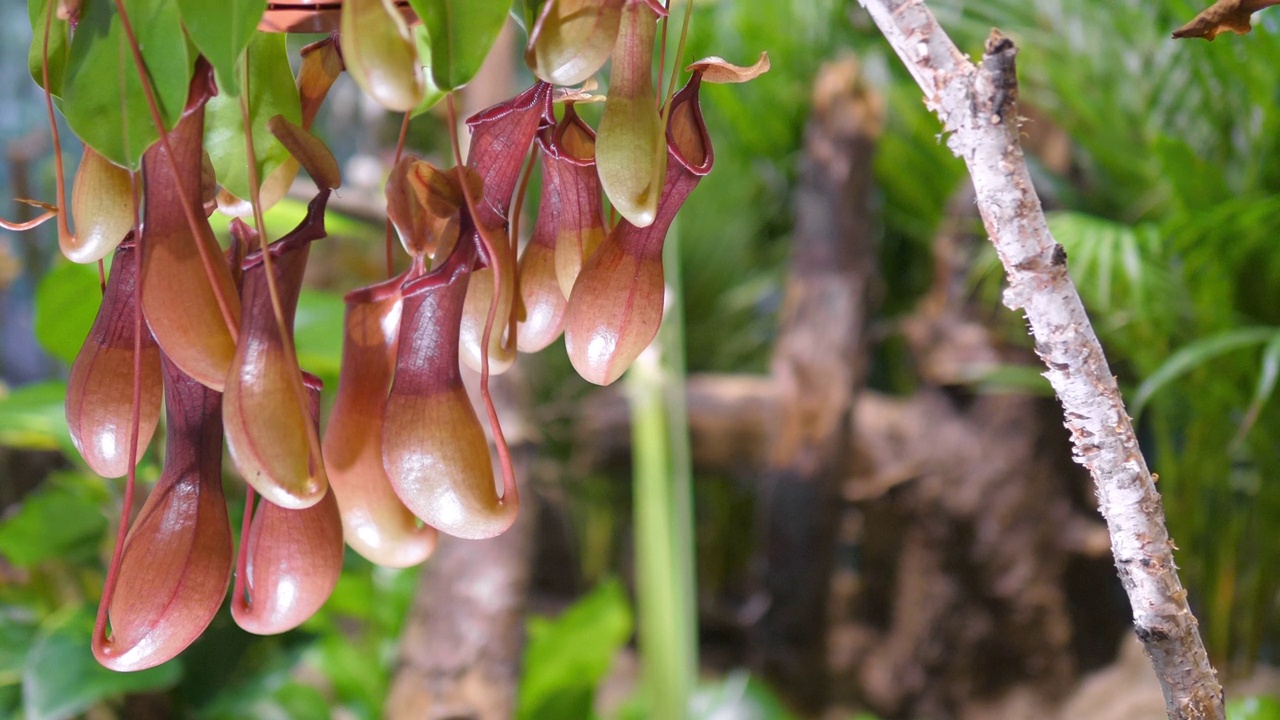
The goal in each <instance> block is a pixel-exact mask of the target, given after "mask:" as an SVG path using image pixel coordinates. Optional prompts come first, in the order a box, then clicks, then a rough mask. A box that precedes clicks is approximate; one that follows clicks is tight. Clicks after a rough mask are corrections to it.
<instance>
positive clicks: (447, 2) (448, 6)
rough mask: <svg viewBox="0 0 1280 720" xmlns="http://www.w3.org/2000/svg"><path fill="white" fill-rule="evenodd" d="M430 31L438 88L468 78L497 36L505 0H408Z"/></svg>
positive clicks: (504, 14)
mask: <svg viewBox="0 0 1280 720" xmlns="http://www.w3.org/2000/svg"><path fill="white" fill-rule="evenodd" d="M409 4H410V5H411V6H412V7H413V11H414V12H416V13H417V14H418V17H419V18H421V19H422V24H423V25H425V26H426V28H427V32H428V33H430V34H431V77H432V78H434V79H435V81H436V86H437V87H439V88H440V89H441V90H456V89H458V88H460V87H462V86H463V85H466V84H467V83H468V82H470V81H471V78H473V77H475V74H476V72H477V71H478V70H479V69H480V64H481V63H482V62H484V58H485V56H486V55H488V54H489V49H490V48H492V47H493V43H494V41H495V40H497V39H498V33H499V32H500V31H501V30H502V24H503V23H505V22H506V21H507V12H508V10H510V9H511V3H510V2H508V0H409Z"/></svg>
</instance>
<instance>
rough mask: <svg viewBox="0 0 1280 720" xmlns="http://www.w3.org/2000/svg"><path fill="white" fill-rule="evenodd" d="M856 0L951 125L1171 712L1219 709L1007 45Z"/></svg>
mask: <svg viewBox="0 0 1280 720" xmlns="http://www.w3.org/2000/svg"><path fill="white" fill-rule="evenodd" d="M860 2H861V3H862V5H863V6H864V7H866V8H867V10H868V11H869V12H870V13H871V17H872V18H873V19H874V20H875V23H876V25H877V26H878V27H879V28H880V31H881V32H882V33H884V36H885V38H886V39H888V41H889V44H890V45H892V46H893V49H894V50H895V51H896V52H897V53H898V56H899V57H900V58H901V59H902V61H903V62H904V63H905V64H906V66H907V68H908V70H910V72H911V74H912V76H913V77H914V78H915V80H916V82H917V83H918V84H919V85H920V87H921V89H922V90H923V91H924V96H925V103H926V105H927V106H928V107H929V108H930V109H931V110H933V111H934V112H936V113H937V115H938V117H939V118H940V119H941V120H942V122H943V125H944V128H945V130H946V131H947V132H948V133H950V135H949V137H948V139H947V146H948V147H950V148H951V150H952V152H954V153H955V154H956V155H957V156H959V157H961V158H963V159H964V161H965V164H966V165H967V166H968V168H969V174H970V175H971V176H972V179H973V184H974V188H975V189H976V191H977V203H978V209H979V211H980V212H981V214H982V220H983V224H984V225H985V226H986V229H987V234H988V235H989V236H990V238H991V242H992V243H993V244H994V245H995V247H996V251H997V252H998V254H999V256H1000V262H1001V263H1002V264H1003V265H1004V268H1005V272H1006V273H1007V275H1008V280H1009V287H1008V289H1007V290H1006V291H1005V296H1004V301H1005V304H1006V305H1008V306H1009V307H1010V308H1011V309H1014V310H1018V309H1022V310H1024V311H1025V312H1026V317H1027V320H1028V322H1029V323H1030V325H1031V332H1032V334H1033V335H1034V336H1035V341H1036V352H1037V353H1038V354H1039V355H1040V357H1041V359H1042V360H1044V362H1045V364H1046V365H1047V366H1048V368H1049V369H1048V372H1046V373H1045V375H1046V377H1048V379H1049V382H1050V383H1051V384H1052V385H1053V389H1054V391H1055V392H1056V393H1057V396H1058V399H1059V400H1060V401H1061V403H1062V407H1063V411H1064V414H1065V416H1066V425H1067V428H1068V429H1069V430H1070V431H1071V439H1072V444H1073V446H1074V448H1075V455H1076V460H1077V461H1078V462H1080V463H1081V464H1083V465H1084V466H1085V467H1086V468H1088V470H1089V472H1090V474H1091V475H1092V476H1093V480H1094V483H1095V485H1096V489H1097V494H1098V505H1099V509H1100V510H1101V512H1102V515H1103V517H1104V518H1105V519H1106V521H1107V527H1108V530H1109V531H1110V534H1111V550H1112V553H1113V554H1114V556H1115V561H1116V570H1117V571H1118V572H1119V575H1120V580H1121V582H1122V583H1123V584H1124V588H1125V591H1126V592H1128V594H1129V602H1130V604H1131V605H1132V606H1133V622H1134V630H1135V632H1136V633H1137V635H1138V638H1139V639H1140V640H1141V641H1142V642H1143V644H1144V646H1145V647H1146V650H1147V653H1148V655H1149V656H1150V658H1151V663H1152V666H1153V667H1154V668H1155V672H1156V675H1157V677H1158V678H1159V679H1160V684H1161V686H1162V687H1163V688H1164V696H1165V705H1166V709H1167V710H1168V713H1169V717H1170V718H1172V719H1176V720H1183V719H1186V720H1191V719H1192V718H1197V719H1198V718H1213V719H1217V720H1221V718H1224V717H1225V713H1224V710H1223V700H1222V688H1221V686H1220V685H1219V684H1218V681H1217V678H1216V676H1215V673H1214V670H1213V668H1212V666H1210V664H1209V659H1208V655H1207V654H1206V652H1205V649H1204V645H1203V643H1202V642H1201V640H1200V633H1199V630H1198V629H1197V624H1196V620H1195V617H1194V616H1192V614H1191V611H1190V609H1189V608H1188V606H1187V594H1186V591H1185V590H1183V588H1182V584H1181V582H1180V581H1179V580H1178V575H1177V569H1176V567H1175V566H1174V562H1173V543H1172V542H1171V541H1170V539H1169V535H1168V531H1167V530H1166V528H1165V523H1164V509H1163V507H1162V505H1161V502H1160V495H1159V493H1158V492H1157V491H1156V487H1155V483H1154V482H1153V480H1152V477H1151V472H1150V470H1148V469H1147V464H1146V461H1145V460H1144V459H1143V457H1142V453H1141V451H1140V450H1139V448H1138V441H1137V438H1136V437H1135V436H1134V433H1133V426H1132V424H1131V422H1130V419H1129V416H1128V414H1127V413H1126V412H1125V408H1124V403H1123V400H1122V399H1121V397H1120V392H1119V390H1118V388H1117V387H1116V382H1115V378H1114V377H1113V376H1112V375H1111V370H1110V368H1108V366H1107V361H1106V358H1105V357H1104V356H1103V353H1102V347H1101V345H1100V344H1099V343H1098V338H1097V336H1096V335H1095V334H1094V332H1093V328H1092V326H1091V325H1090V323H1089V318H1088V316H1087V315H1086V314H1085V310H1084V305H1083V304H1082V303H1081V301H1080V296H1079V294H1078V293H1077V292H1076V289H1075V285H1074V284H1072V282H1071V278H1070V277H1069V276H1068V274H1067V263H1066V260H1067V257H1066V252H1065V251H1064V250H1063V249H1062V246H1061V245H1058V244H1057V242H1055V241H1054V239H1053V236H1052V235H1051V234H1050V233H1049V228H1048V226H1047V225H1046V224H1045V218H1044V211H1043V209H1042V208H1041V205H1040V199H1039V197H1038V196H1037V195H1036V192H1035V189H1034V187H1032V184H1031V177H1030V175H1029V174H1028V172H1027V166H1026V163H1025V162H1024V160H1023V157H1022V148H1021V146H1020V144H1019V139H1018V133H1019V129H1018V118H1017V105H1016V100H1017V77H1016V74H1015V69H1014V56H1015V55H1016V49H1015V48H1014V46H1013V43H1012V42H1011V41H1010V40H1008V39H1007V38H1005V37H1004V36H1003V35H1001V34H1000V32H999V31H997V30H993V31H992V33H991V37H990V38H989V39H988V40H987V46H986V52H985V55H984V57H983V59H982V62H981V64H980V65H978V66H975V65H974V64H973V63H971V62H970V61H969V60H968V58H966V57H965V56H964V55H963V54H961V53H960V51H959V49H957V48H956V46H955V44H954V43H952V42H951V39H950V38H949V37H948V36H947V34H946V33H945V32H944V31H943V30H942V28H941V27H939V25H938V23H937V20H936V19H935V18H934V16H933V14H932V13H931V12H930V11H929V9H928V8H927V7H926V6H925V4H924V2H923V0H860Z"/></svg>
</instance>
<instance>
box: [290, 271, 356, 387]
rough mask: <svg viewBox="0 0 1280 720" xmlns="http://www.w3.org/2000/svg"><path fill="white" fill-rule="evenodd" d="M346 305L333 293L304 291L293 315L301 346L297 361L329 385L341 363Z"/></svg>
mask: <svg viewBox="0 0 1280 720" xmlns="http://www.w3.org/2000/svg"><path fill="white" fill-rule="evenodd" d="M344 312H346V305H345V304H344V303H343V302H342V298H341V297H339V296H337V295H334V294H332V293H326V292H320V291H317V290H303V291H302V294H301V295H300V296H299V297H298V312H297V314H296V315H295V316H294V326H293V340H294V344H295V345H296V346H297V348H298V364H299V365H300V366H301V367H302V369H303V370H306V371H307V372H311V373H315V374H316V375H319V376H320V378H321V379H322V380H324V381H325V384H326V385H327V386H329V387H337V386H336V385H335V384H334V383H335V382H336V380H337V377H338V370H339V369H340V368H341V366H342V333H340V332H335V330H336V329H338V328H341V327H342V322H343V320H342V316H343V313H344Z"/></svg>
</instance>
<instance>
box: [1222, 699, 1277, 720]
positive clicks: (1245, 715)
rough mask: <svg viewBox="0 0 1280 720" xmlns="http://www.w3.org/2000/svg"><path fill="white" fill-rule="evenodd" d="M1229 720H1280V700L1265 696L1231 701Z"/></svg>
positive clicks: (1228, 710)
mask: <svg viewBox="0 0 1280 720" xmlns="http://www.w3.org/2000/svg"><path fill="white" fill-rule="evenodd" d="M1227 720H1280V699H1277V698H1274V697H1270V696H1266V695H1263V696H1255V697H1246V698H1239V699H1236V700H1231V701H1229V702H1228V703H1227Z"/></svg>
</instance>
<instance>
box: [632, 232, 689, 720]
mask: <svg viewBox="0 0 1280 720" xmlns="http://www.w3.org/2000/svg"><path fill="white" fill-rule="evenodd" d="M673 230H674V228H673ZM674 241H675V233H674V232H672V233H671V234H669V235H668V239H667V252H666V260H667V268H668V280H669V282H670V283H671V286H672V287H676V288H678V287H679V286H680V278H679V262H678V259H677V258H676V255H677V253H678V249H677V247H676V243H675V242H674ZM672 295H673V299H672V300H671V301H670V305H669V307H668V310H667V313H666V316H665V317H664V319H663V324H662V330H661V331H660V332H659V335H658V339H657V340H656V341H655V342H654V344H653V345H652V346H651V347H650V348H649V349H648V350H646V351H645V352H644V353H642V354H641V356H640V357H639V358H638V359H637V360H636V362H635V364H634V365H633V366H632V367H631V369H630V370H629V371H628V373H627V383H628V386H629V387H628V389H629V393H628V394H629V397H630V402H631V423H632V447H633V458H634V459H633V471H634V475H635V510H634V512H635V553H636V595H637V599H636V602H637V605H638V608H637V614H638V616H639V645H640V664H641V676H642V678H643V683H644V686H645V690H646V696H647V697H646V699H647V701H648V707H649V716H650V717H660V718H671V719H672V720H681V719H682V718H685V717H687V716H688V708H689V698H690V696H691V695H692V693H693V685H694V680H695V678H696V674H697V666H698V659H697V654H698V643H697V615H696V605H695V602H694V588H695V578H694V543H693V494H692V485H693V483H692V470H691V465H690V460H689V458H690V449H689V432H688V421H687V417H686V415H685V397H684V379H685V369H684V327H683V318H682V312H683V309H682V307H681V302H680V299H679V295H680V294H679V292H678V291H677V292H674V293H672Z"/></svg>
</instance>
